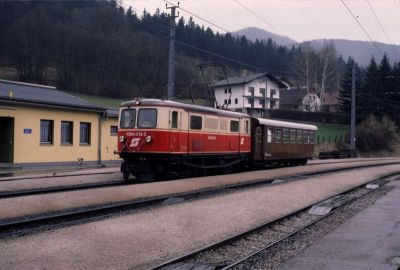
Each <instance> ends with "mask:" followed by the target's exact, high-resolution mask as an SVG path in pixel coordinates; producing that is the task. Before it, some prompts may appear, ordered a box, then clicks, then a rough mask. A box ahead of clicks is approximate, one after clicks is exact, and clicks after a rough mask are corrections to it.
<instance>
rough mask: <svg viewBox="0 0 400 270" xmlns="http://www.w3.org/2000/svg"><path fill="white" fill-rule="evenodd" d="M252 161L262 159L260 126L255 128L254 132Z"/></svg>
mask: <svg viewBox="0 0 400 270" xmlns="http://www.w3.org/2000/svg"><path fill="white" fill-rule="evenodd" d="M253 136H254V139H253V140H254V149H253V150H254V159H255V160H262V159H263V149H264V148H263V139H262V126H256V127H255V132H254V135H253Z"/></svg>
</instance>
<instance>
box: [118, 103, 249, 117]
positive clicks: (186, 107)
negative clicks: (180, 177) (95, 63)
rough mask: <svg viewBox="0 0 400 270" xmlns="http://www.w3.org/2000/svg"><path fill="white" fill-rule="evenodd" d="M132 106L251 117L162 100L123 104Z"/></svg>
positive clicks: (122, 105) (122, 104) (244, 115)
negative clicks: (171, 108) (161, 107)
mask: <svg viewBox="0 0 400 270" xmlns="http://www.w3.org/2000/svg"><path fill="white" fill-rule="evenodd" d="M137 101H139V102H140V104H139V105H137V104H136V102H137ZM130 106H163V107H173V108H179V109H184V110H188V111H193V112H199V113H207V114H214V115H219V116H226V117H250V116H249V115H248V114H245V113H240V112H232V111H226V110H221V109H215V108H210V107H204V106H199V105H192V104H185V103H180V102H176V101H171V100H161V99H135V100H130V101H126V102H122V103H121V107H130Z"/></svg>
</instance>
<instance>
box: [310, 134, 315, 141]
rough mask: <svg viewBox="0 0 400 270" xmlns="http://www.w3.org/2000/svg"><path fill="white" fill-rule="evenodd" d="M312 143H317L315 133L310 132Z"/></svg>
mask: <svg viewBox="0 0 400 270" xmlns="http://www.w3.org/2000/svg"><path fill="white" fill-rule="evenodd" d="M310 143H315V132H314V131H310Z"/></svg>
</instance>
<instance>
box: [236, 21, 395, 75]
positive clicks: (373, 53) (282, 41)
mask: <svg viewBox="0 0 400 270" xmlns="http://www.w3.org/2000/svg"><path fill="white" fill-rule="evenodd" d="M234 34H235V35H236V36H245V37H246V38H248V39H249V40H252V41H255V40H257V39H258V40H268V39H270V38H271V39H272V40H273V41H274V42H275V43H276V44H278V45H281V46H286V47H288V48H291V47H292V46H304V44H307V43H308V44H310V45H311V47H312V48H313V49H314V50H316V51H319V50H321V49H322V48H323V47H324V46H326V44H332V45H333V46H334V48H335V49H336V51H337V53H338V54H339V55H341V56H342V57H343V58H344V59H347V58H348V57H352V58H353V59H354V60H355V61H356V62H357V63H358V64H360V65H362V66H364V67H366V66H367V65H368V64H369V62H370V60H371V57H374V58H375V59H376V60H377V61H381V59H382V53H381V52H380V51H379V50H378V49H377V47H378V48H379V49H380V50H381V51H382V52H383V53H385V54H386V56H387V57H388V58H389V59H390V60H391V61H392V62H399V61H400V54H399V51H400V45H394V44H385V43H381V42H376V43H375V45H374V44H373V43H372V42H369V41H360V40H347V39H315V40H310V41H304V42H296V41H295V40H293V39H291V38H289V37H286V36H281V35H277V34H275V33H272V32H269V31H266V30H264V29H260V28H256V27H249V28H243V29H241V30H238V31H236V32H234Z"/></svg>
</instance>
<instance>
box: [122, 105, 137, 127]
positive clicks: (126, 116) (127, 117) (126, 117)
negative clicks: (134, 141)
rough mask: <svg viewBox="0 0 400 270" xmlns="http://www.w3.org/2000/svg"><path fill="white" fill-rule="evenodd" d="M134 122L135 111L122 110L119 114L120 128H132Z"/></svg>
mask: <svg viewBox="0 0 400 270" xmlns="http://www.w3.org/2000/svg"><path fill="white" fill-rule="evenodd" d="M135 121H136V109H123V110H122V112H121V121H120V124H119V125H120V127H121V128H134V127H135Z"/></svg>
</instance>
